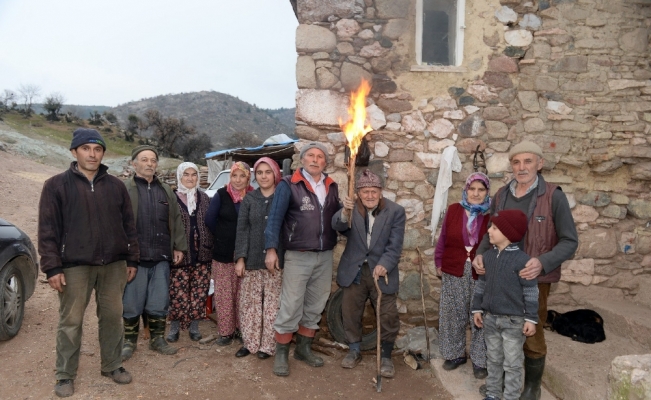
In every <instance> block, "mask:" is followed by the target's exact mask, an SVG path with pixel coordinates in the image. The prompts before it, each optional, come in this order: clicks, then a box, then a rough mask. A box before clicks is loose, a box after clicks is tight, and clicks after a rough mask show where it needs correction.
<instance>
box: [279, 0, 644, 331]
mask: <svg viewBox="0 0 651 400" xmlns="http://www.w3.org/2000/svg"><path fill="white" fill-rule="evenodd" d="M291 3H292V5H293V6H294V10H295V13H296V16H297V18H298V21H299V26H298V28H297V32H296V50H297V53H298V58H297V63H296V79H297V84H298V88H299V89H298V92H297V94H296V120H297V126H296V135H297V136H298V137H299V138H300V139H302V140H319V141H322V142H325V143H326V144H327V146H328V148H329V151H330V155H331V156H332V158H333V159H334V162H333V163H331V164H330V165H328V168H327V172H329V173H330V174H331V176H332V177H333V178H334V179H335V180H336V181H337V182H338V183H339V184H340V187H341V188H345V187H346V185H347V183H346V182H347V177H346V170H345V166H344V155H343V154H344V146H345V139H344V137H343V135H342V133H341V132H340V131H341V129H340V128H339V122H338V118H339V117H343V118H346V106H347V104H348V94H349V92H350V91H351V90H353V89H355V88H356V87H357V85H358V84H359V82H360V79H361V78H365V79H367V80H369V81H371V82H372V84H373V89H372V92H371V95H370V97H369V100H368V103H369V106H368V108H367V110H368V112H369V115H370V121H371V125H372V127H373V129H374V130H373V131H372V132H370V133H369V134H367V136H366V140H368V144H369V146H370V148H371V150H372V153H373V158H372V162H371V166H372V168H373V169H375V170H376V171H378V172H381V173H383V174H384V175H385V177H386V189H385V191H384V195H385V196H386V197H387V198H390V199H392V200H395V201H396V202H398V203H399V204H401V205H403V206H404V207H405V208H406V210H407V217H408V221H407V224H408V225H407V231H406V235H405V249H404V252H403V258H402V261H401V264H400V270H401V274H400V277H401V292H400V299H401V307H400V308H401V310H400V311H401V313H402V319H403V321H405V322H408V321H411V322H417V321H418V318H419V315H421V305H420V291H419V290H420V289H419V274H418V264H419V263H418V255H417V252H416V250H415V249H416V248H417V247H418V248H420V250H421V251H422V252H423V254H424V263H425V265H426V266H427V268H428V269H429V277H428V285H426V291H427V301H426V308H427V309H428V315H431V316H436V314H437V310H438V300H439V288H440V281H439V280H438V279H437V278H436V277H435V276H436V274H435V269H434V263H433V253H434V247H433V245H432V240H431V234H432V232H431V230H428V228H429V227H430V219H431V213H432V204H433V197H434V193H435V189H436V187H435V186H436V182H437V178H438V172H439V166H440V162H441V155H442V152H443V150H444V149H445V148H446V147H448V146H450V145H454V146H456V148H457V149H458V152H459V157H460V160H461V162H462V166H463V167H462V170H461V171H460V172H458V173H453V182H454V184H453V186H452V187H451V188H450V190H449V197H448V204H450V203H452V202H456V201H459V200H460V197H461V188H462V186H463V182H464V180H465V177H466V176H467V175H468V174H469V173H470V172H471V171H472V155H473V151H474V150H475V149H476V148H477V146H479V147H480V149H482V150H484V152H485V155H486V164H487V169H488V173H489V176H490V177H491V181H492V185H493V190H492V192H493V193H494V192H495V190H496V189H497V188H499V187H500V186H502V185H504V184H505V183H506V182H508V181H509V180H510V179H511V174H510V165H509V162H508V150H509V148H510V147H511V146H512V145H513V144H515V143H518V142H520V141H521V140H523V139H527V140H532V141H534V142H536V143H538V144H539V145H540V146H541V147H542V148H543V151H544V153H545V165H544V171H543V174H544V176H545V179H546V180H547V181H549V182H552V183H555V184H558V185H560V186H561V187H562V188H563V191H564V192H565V194H566V195H567V197H568V199H569V202H570V206H571V207H572V211H573V215H574V218H575V221H576V223H577V228H578V230H579V239H580V246H579V249H578V251H577V253H576V255H575V257H574V259H573V260H570V261H567V262H566V263H565V264H564V265H563V270H562V271H563V274H562V279H561V282H559V283H558V284H555V285H553V288H552V296H550V302H551V304H550V307H556V306H560V307H562V306H563V305H565V306H568V307H569V306H576V305H577V304H579V303H581V299H582V298H584V297H589V296H597V297H602V298H603V297H604V296H605V297H607V298H613V299H628V300H631V299H634V300H636V301H638V302H641V303H644V304H646V305H647V306H649V307H651V296H650V295H648V294H647V293H648V289H647V290H646V291H645V289H646V288H645V286H646V287H648V286H649V285H650V284H651V57H650V55H651V46H650V39H651V35H650V32H651V1H650V0H533V1H529V0H487V1H469V0H320V1H317V0H293V1H291ZM298 146H300V143H299V145H298ZM342 247H343V244H340V245H339V247H338V251H339V252H341V251H342Z"/></svg>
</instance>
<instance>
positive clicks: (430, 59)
mask: <svg viewBox="0 0 651 400" xmlns="http://www.w3.org/2000/svg"><path fill="white" fill-rule="evenodd" d="M465 6H466V4H465V0H417V2H416V62H417V64H418V65H421V66H425V65H427V66H460V65H461V63H462V61H463V39H464V38H463V31H464V28H465V26H464V23H465V22H464V21H465V20H464V14H465Z"/></svg>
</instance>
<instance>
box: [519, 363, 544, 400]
mask: <svg viewBox="0 0 651 400" xmlns="http://www.w3.org/2000/svg"><path fill="white" fill-rule="evenodd" d="M544 370H545V357H541V358H529V357H525V358H524V389H523V390H522V394H520V400H540V394H541V389H540V385H541V384H542V376H543V372H544Z"/></svg>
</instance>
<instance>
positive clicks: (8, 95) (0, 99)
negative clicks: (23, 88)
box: [0, 89, 16, 111]
mask: <svg viewBox="0 0 651 400" xmlns="http://www.w3.org/2000/svg"><path fill="white" fill-rule="evenodd" d="M15 100H16V93H14V92H13V90H9V89H5V90H4V91H3V92H2V94H0V103H2V104H0V105H1V106H2V108H3V109H4V110H5V111H8V110H9V109H10V108H11V103H12V102H13V101H15Z"/></svg>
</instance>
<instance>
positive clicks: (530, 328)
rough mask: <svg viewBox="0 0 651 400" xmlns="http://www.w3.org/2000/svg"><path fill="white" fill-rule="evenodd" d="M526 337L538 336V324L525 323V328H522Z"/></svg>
mask: <svg viewBox="0 0 651 400" xmlns="http://www.w3.org/2000/svg"><path fill="white" fill-rule="evenodd" d="M522 333H524V336H533V335H535V334H536V324H534V323H533V322H529V321H524V328H522Z"/></svg>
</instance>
